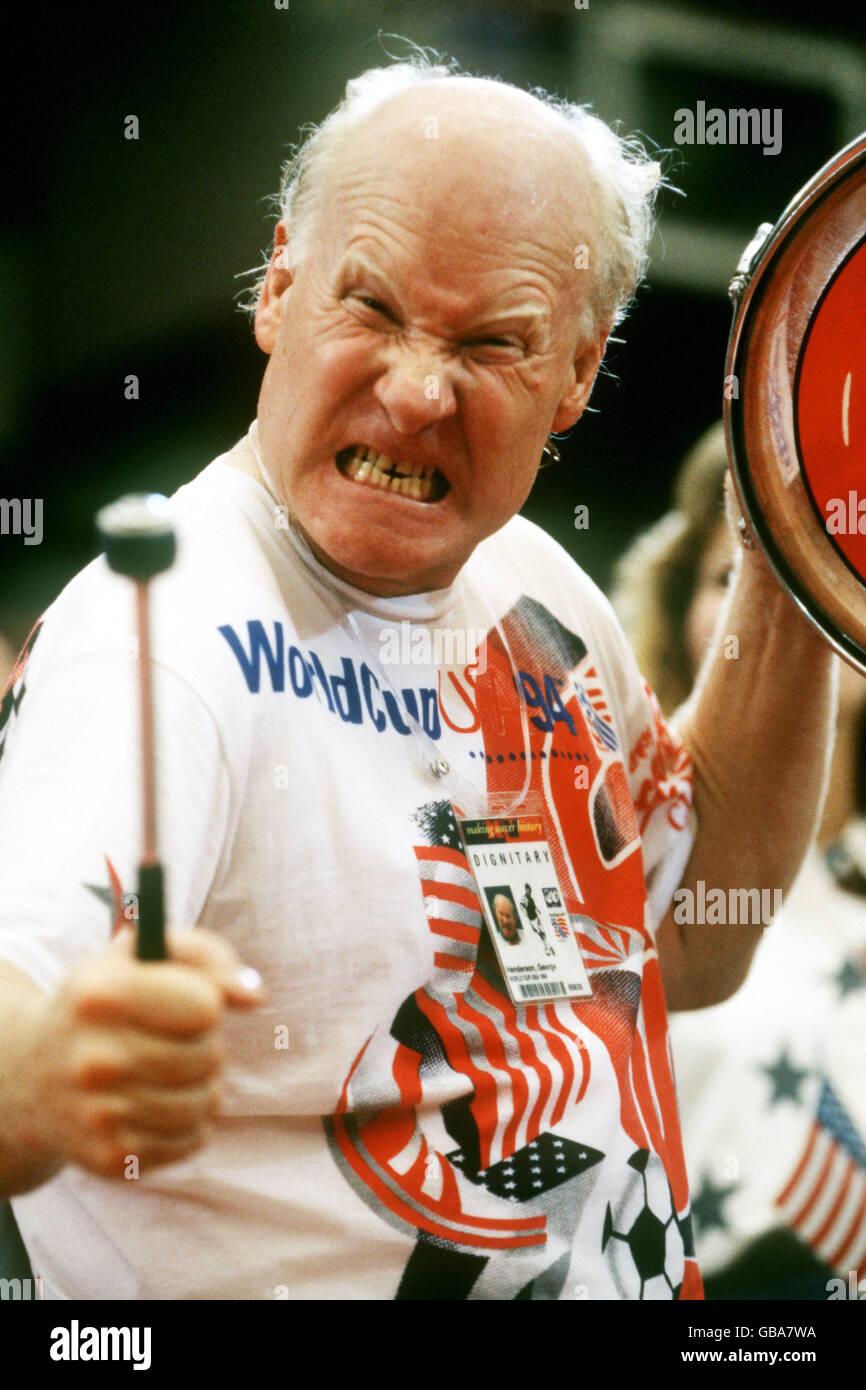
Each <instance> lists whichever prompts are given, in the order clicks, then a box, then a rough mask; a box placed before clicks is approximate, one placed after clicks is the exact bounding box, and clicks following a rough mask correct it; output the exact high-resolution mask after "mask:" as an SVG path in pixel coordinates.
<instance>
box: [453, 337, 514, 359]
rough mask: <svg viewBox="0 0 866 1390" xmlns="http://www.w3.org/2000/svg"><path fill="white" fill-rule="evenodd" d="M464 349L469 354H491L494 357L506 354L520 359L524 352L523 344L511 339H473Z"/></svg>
mask: <svg viewBox="0 0 866 1390" xmlns="http://www.w3.org/2000/svg"><path fill="white" fill-rule="evenodd" d="M465 347H466V349H467V350H468V351H469V352H473V353H481V354H484V353H491V354H492V355H493V356H495V357H504V356H505V355H506V354H510V355H511V356H521V357H522V356H523V351H524V348H523V344H522V343H518V342H516V341H515V340H514V339H513V338H473V339H472V341H471V342H468V343H466V344H465Z"/></svg>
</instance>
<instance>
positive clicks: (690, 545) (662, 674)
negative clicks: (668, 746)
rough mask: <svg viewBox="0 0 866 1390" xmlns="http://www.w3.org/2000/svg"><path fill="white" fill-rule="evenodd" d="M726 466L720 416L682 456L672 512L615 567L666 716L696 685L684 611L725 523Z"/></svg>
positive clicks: (618, 600) (617, 589) (626, 623)
mask: <svg viewBox="0 0 866 1390" xmlns="http://www.w3.org/2000/svg"><path fill="white" fill-rule="evenodd" d="M727 466H728V459H727V453H726V451H725V437H724V432H723V428H722V423H721V421H719V422H717V423H716V424H714V425H711V426H710V428H709V429H708V430H707V431H706V432H705V433H704V434H703V435H701V437H700V439H699V440H698V441H697V443H696V444H695V445H694V447H693V448H692V449H691V450H690V451H689V453H688V454H687V455H686V457H685V459H684V460H683V463H682V465H681V467H680V470H679V472H678V474H677V480H676V483H675V485H674V497H673V503H674V505H673V508H672V510H671V511H669V512H668V513H667V514H666V515H665V516H663V517H662V518H661V520H660V521H657V522H656V524H655V525H654V526H652V527H651V528H650V530H649V531H645V532H644V533H643V534H642V535H640V536H638V538H637V540H635V541H634V542H633V543H632V545H631V546H630V547H629V549H628V550H627V551H626V552H625V554H624V555H623V556H622V558H621V559H620V561H619V563H618V565H617V567H616V572H615V577H614V593H613V604H614V607H615V608H616V610H617V613H618V614H619V618H620V621H621V622H622V625H623V627H624V629H625V632H626V635H627V636H628V638H629V641H630V643H631V645H632V648H633V650H634V652H635V655H636V657H637V660H638V665H639V666H640V669H641V671H642V672H643V674H644V676H645V677H646V679H647V680H648V681H649V684H650V685H651V686H652V688H653V690H654V691H655V693H656V695H657V697H658V700H659V704H660V705H661V707H662V709H663V710H664V711H665V713H666V714H671V713H672V712H673V710H675V709H676V708H677V706H678V705H681V704H682V702H683V701H684V700H685V699H686V698H687V696H688V694H689V692H690V690H691V688H692V685H693V683H694V672H693V671H692V669H691V666H690V662H689V653H688V647H687V644H686V638H685V625H686V617H687V614H688V611H689V607H690V605H691V602H692V598H693V597H694V592H695V586H696V583H697V578H698V571H699V569H700V564H701V560H702V559H703V556H704V553H705V551H706V549H707V547H708V546H709V544H710V543H711V541H712V539H713V535H714V532H715V531H716V528H717V527H718V525H719V523H720V522H723V521H724V515H725V511H724V478H725V471H726V469H727Z"/></svg>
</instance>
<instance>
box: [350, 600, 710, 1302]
mask: <svg viewBox="0 0 866 1390" xmlns="http://www.w3.org/2000/svg"><path fill="white" fill-rule="evenodd" d="M503 626H504V628H505V630H506V633H507V641H508V647H509V648H510V654H509V653H508V652H506V651H505V650H503V647H502V644H501V642H500V641H499V638H498V634H497V633H490V634H489V635H488V662H487V670H486V672H485V673H484V674H483V675H479V677H478V680H477V684H476V695H477V698H478V710H479V713H480V717H481V728H482V731H483V733H484V747H485V751H486V761H487V790H488V793H489V794H491V793H495V792H496V791H502V790H505V791H507V790H509V787H508V781H509V780H513V777H514V772H513V762H514V761H515V760H516V759H517V758H518V757H519V756H520V753H521V752H522V753H523V757H526V756H527V755H528V756H529V758H530V761H531V764H532V786H533V789H534V790H536V791H537V792H539V793H540V794H541V795H542V797H543V800H544V803H545V806H546V807H547V809H548V812H550V811H551V810H552V811H553V815H552V817H551V823H552V825H553V832H552V834H551V835H550V837H549V842H550V847H551V852H552V856H553V858H554V862H555V863H556V867H557V876H558V878H559V882H560V886H561V887H562V889H563V891H564V892H565V894H566V902H565V904H564V908H565V909H566V911H567V913H568V916H569V918H570V921H571V927H572V929H573V930H574V931H575V932H576V935H577V938H578V941H579V944H580V947H581V950H582V952H583V957H584V961H585V963H586V966H587V969H588V971H589V972H590V978H591V981H592V987H593V997H592V998H591V999H583V1000H568V999H566V1000H554V1001H547V1002H541V1003H537V1004H531V1003H528V1004H518V1005H515V1004H513V1003H512V1002H511V1000H510V998H509V996H508V992H507V989H506V987H505V985H504V983H503V981H502V978H501V975H500V972H499V966H498V963H497V960H496V955H495V952H494V948H493V946H492V944H491V942H490V940H489V937H488V934H487V930H486V928H485V927H484V921H483V916H482V911H481V905H480V902H479V899H478V895H477V890H476V885H475V881H474V879H473V877H472V873H471V870H470V868H469V865H468V863H467V860H466V856H465V854H464V851H463V848H462V843H461V840H460V835H459V831H458V828H457V824H456V820H455V816H454V812H453V809H452V806H451V803H450V801H447V800H439V801H433V802H429V803H427V804H426V805H424V806H422V807H420V808H419V809H418V810H417V812H416V813H415V822H416V826H417V832H418V833H417V836H416V843H415V845H414V856H415V860H416V863H417V871H418V875H419V878H420V884H421V890H422V894H423V900H424V908H425V914H426V924H427V930H428V932H429V933H430V935H431V938H432V942H433V966H434V969H433V973H432V976H431V978H430V979H429V980H428V981H426V982H425V983H424V984H423V985H421V986H420V987H419V988H417V989H416V990H415V991H414V992H413V993H412V994H411V995H410V996H409V997H408V998H406V999H405V1000H404V1001H403V1003H402V1004H401V1006H400V1007H399V1009H398V1011H397V1013H396V1016H395V1017H394V1018H393V1019H392V1020H391V1021H390V1024H389V1025H388V1026H387V1028H386V1027H382V1028H380V1029H379V1030H377V1031H376V1032H375V1033H374V1034H373V1035H372V1036H371V1037H370V1038H368V1039H367V1041H366V1042H365V1043H364V1045H363V1047H362V1048H361V1049H360V1051H359V1052H358V1054H357V1056H356V1058H355V1061H354V1063H353V1065H352V1067H351V1070H350V1072H349V1074H348V1076H347V1077H346V1080H345V1083H344V1085H343V1088H342V1092H341V1095H340V1099H339V1104H338V1105H337V1108H336V1113H335V1114H334V1115H333V1116H332V1117H331V1118H330V1119H329V1120H327V1121H326V1129H327V1132H328V1138H329V1143H330V1146H331V1151H332V1153H333V1155H334V1157H335V1159H336V1161H337V1163H338V1165H339V1167H340V1169H341V1171H342V1172H343V1174H344V1176H345V1177H346V1178H347V1179H348V1181H349V1182H350V1183H351V1185H352V1186H353V1188H354V1190H355V1191H356V1192H357V1193H358V1195H359V1196H361V1198H362V1199H363V1200H364V1201H365V1202H366V1203H367V1205H368V1206H370V1207H372V1208H373V1210H375V1211H377V1212H378V1214H379V1215H380V1216H381V1217H382V1218H383V1219H385V1220H387V1221H389V1222H390V1223H391V1224H392V1225H395V1226H397V1227H399V1228H400V1229H401V1230H402V1231H403V1232H404V1233H405V1234H406V1235H408V1236H409V1237H410V1238H411V1240H412V1241H413V1242H414V1248H413V1249H412V1253H411V1255H410V1256H409V1258H408V1260H407V1263H406V1266H405V1269H404V1271H403V1275H402V1278H401V1280H400V1285H399V1289H398V1291H397V1294H396V1296H397V1297H398V1298H401V1299H417V1298H424V1299H428V1298H444V1297H447V1298H451V1299H453V1298H472V1299H482V1298H513V1299H524V1298H559V1297H563V1296H567V1292H566V1291H567V1288H568V1287H569V1286H570V1284H571V1281H572V1280H573V1279H574V1278H575V1276H576V1274H579V1277H580V1282H581V1284H582V1286H585V1287H587V1288H588V1289H589V1291H590V1297H592V1296H600V1297H613V1298H616V1297H622V1296H624V1295H623V1294H622V1292H621V1291H620V1290H621V1289H622V1288H623V1287H625V1285H624V1284H623V1281H622V1277H621V1271H620V1270H619V1268H618V1269H617V1270H616V1271H615V1277H614V1274H612V1273H611V1270H610V1268H609V1266H611V1262H612V1261H613V1259H614V1257H615V1258H616V1259H617V1260H618V1261H620V1263H621V1258H622V1255H621V1252H613V1245H614V1242H611V1241H610V1240H608V1241H607V1242H606V1241H605V1216H606V1213H607V1211H608V1207H609V1201H608V1200H607V1199H608V1196H610V1195H614V1196H615V1194H616V1193H617V1191H619V1190H620V1189H621V1188H622V1186H623V1185H624V1184H626V1183H629V1182H631V1180H632V1179H633V1178H634V1171H633V1168H629V1167H628V1163H629V1160H630V1159H633V1156H634V1154H635V1152H636V1151H641V1152H645V1153H647V1154H648V1155H652V1160H653V1163H654V1164H656V1165H657V1166H658V1168H659V1171H660V1172H663V1173H664V1174H665V1175H666V1176H665V1187H666V1189H667V1187H668V1185H669V1190H670V1194H671V1201H672V1203H673V1205H674V1207H675V1211H676V1216H677V1222H678V1223H679V1224H677V1223H675V1233H676V1232H682V1235H681V1238H680V1237H678V1239H680V1243H679V1245H676V1246H675V1249H674V1255H673V1266H674V1268H673V1271H672V1273H671V1277H670V1278H669V1280H668V1282H667V1284H665V1285H664V1288H665V1290H666V1291H665V1293H664V1294H662V1293H656V1294H655V1295H654V1296H657V1297H662V1296H666V1297H670V1296H672V1294H673V1296H680V1297H700V1296H701V1287H700V1277H699V1275H698V1273H697V1267H696V1265H695V1262H694V1258H693V1250H692V1246H691V1236H690V1226H689V1219H688V1187H687V1181H686V1174H685V1164H684V1161H683V1158H682V1144H681V1139H680V1134H679V1122H678V1118H677V1111H676V1103H675V1095H674V1087H673V1079H672V1075H671V1068H670V1058H669V1050H668V1043H667V1016H666V1012H665V1005H664V998H663V993H662V986H661V976H660V972H659V969H658V960H657V957H656V953H655V947H654V944H653V942H652V938H651V937H650V935H649V933H648V931H647V928H646V923H645V903H646V885H645V882H644V876H643V866H642V861H641V855H640V841H639V839H638V838H636V834H635V827H636V821H635V811H634V805H633V802H632V800H631V797H630V796H629V797H628V800H627V804H622V801H621V798H620V800H619V801H617V800H616V798H614V799H612V801H611V803H610V807H609V815H610V817H611V818H612V821H613V822H614V824H615V827H616V828H617V830H618V831H619V832H620V838H621V839H622V841H623V844H624V846H631V848H630V851H629V852H627V853H625V854H621V853H618V854H617V855H615V856H612V857H611V858H610V859H605V856H604V855H603V854H602V853H600V851H599V847H598V829H597V825H596V824H595V823H594V803H593V801H592V798H591V795H590V793H589V791H588V789H586V788H584V789H582V790H580V789H576V788H575V785H574V781H575V779H574V776H573V767H574V762H573V761H570V760H569V757H568V753H567V749H568V748H572V749H573V747H574V745H575V742H576V741H577V742H579V746H580V749H581V754H582V756H583V757H584V758H585V759H586V760H587V764H588V765H589V767H590V784H592V781H593V778H598V776H599V775H600V774H601V775H602V776H603V775H604V773H605V772H606V771H607V770H608V768H609V767H610V766H615V767H617V768H618V769H619V771H620V773H621V775H622V780H623V783H624V785H625V787H626V791H628V786H627V782H626V781H625V773H624V770H623V767H622V758H621V754H620V753H618V752H617V753H615V752H614V751H613V748H612V746H611V745H614V746H615V747H617V748H618V747H619V741H618V740H617V736H616V731H615V730H614V728H613V725H612V723H610V712H609V709H608V707H607V702H606V699H605V696H604V690H603V686H602V682H601V678H600V676H599V675H598V672H597V671H596V670H595V668H590V670H591V675H590V670H586V678H587V679H588V681H589V684H588V686H586V692H587V698H588V701H589V704H590V707H591V709H592V715H590V714H589V713H587V711H586V709H585V708H584V701H582V699H581V694H580V690H579V688H578V684H576V683H575V680H574V675H575V670H576V669H578V668H585V667H586V648H585V646H584V644H583V643H582V641H581V640H580V638H578V637H576V636H575V635H574V634H572V633H570V632H568V630H567V629H565V628H563V627H562V625H561V624H559V623H558V621H557V620H556V619H555V618H553V616H552V615H551V614H549V613H548V612H547V610H546V609H544V608H542V607H541V605H539V604H537V603H535V602H534V601H532V600H525V599H524V600H521V602H520V604H518V605H516V607H515V608H514V609H512V610H511V612H510V613H509V614H508V615H507V616H506V618H505V619H504V620H503ZM512 661H515V662H516V663H517V666H518V668H519V669H520V672H521V679H525V681H526V688H528V689H529V691H530V692H532V693H533V695H535V692H540V691H541V690H543V689H547V690H548V691H550V690H551V689H553V690H554V692H555V694H556V697H557V698H558V700H559V702H560V703H559V706H558V717H557V718H556V719H555V720H553V721H551V720H550V719H546V718H545V714H544V710H543V708H542V704H541V701H540V700H539V701H538V704H537V706H536V707H537V708H538V709H539V714H538V715H537V716H536V718H535V723H534V725H532V729H531V747H530V749H529V750H525V749H524V748H523V742H522V738H523V736H522V728H521V724H520V715H519V708H518V707H517V702H516V701H515V700H514V698H513V690H514V683H513V678H512V666H511V663H512ZM581 688H583V687H581ZM535 698H536V699H538V697H537V695H535ZM553 707H555V700H554V698H553V696H551V698H550V703H549V705H548V706H547V708H548V709H550V708H553ZM551 723H552V727H550V725H551ZM591 723H593V724H596V723H597V724H600V725H603V726H604V728H605V729H609V736H607V737H603V736H602V734H601V733H600V732H599V728H598V727H590V725H591ZM548 829H549V830H550V824H549V826H548ZM611 860H613V861H615V862H611ZM575 1261H577V1264H575ZM657 1282H658V1285H659V1287H661V1285H662V1281H657ZM635 1287H636V1289H638V1290H640V1289H641V1288H642V1287H643V1284H642V1283H641V1281H638V1282H637V1284H636V1286H635ZM654 1287H655V1285H654ZM593 1289H598V1290H604V1292H600V1293H596V1294H593ZM634 1296H635V1297H641V1296H642V1294H641V1293H640V1292H639V1291H638V1292H635V1294H634Z"/></svg>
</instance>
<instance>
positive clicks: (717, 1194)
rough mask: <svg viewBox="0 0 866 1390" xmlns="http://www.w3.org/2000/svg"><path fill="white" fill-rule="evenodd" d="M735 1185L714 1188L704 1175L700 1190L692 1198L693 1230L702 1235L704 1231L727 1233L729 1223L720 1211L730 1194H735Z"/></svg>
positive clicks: (710, 1180)
mask: <svg viewBox="0 0 866 1390" xmlns="http://www.w3.org/2000/svg"><path fill="white" fill-rule="evenodd" d="M737 1186H738V1184H737V1183H732V1184H731V1185H730V1187H716V1186H715V1184H714V1183H713V1181H712V1179H711V1178H709V1177H707V1175H706V1173H704V1174H703V1176H702V1178H701V1188H700V1191H699V1192H698V1194H697V1196H695V1197H693V1198H692V1217H693V1219H694V1223H695V1230H696V1231H697V1232H698V1233H699V1234H701V1235H703V1234H704V1232H705V1231H713V1230H718V1231H727V1230H728V1229H729V1223H728V1220H727V1218H726V1217H725V1213H724V1211H723V1210H722V1208H723V1206H724V1204H725V1202H726V1201H727V1199H728V1198H729V1197H730V1195H731V1193H732V1192H736V1190H737Z"/></svg>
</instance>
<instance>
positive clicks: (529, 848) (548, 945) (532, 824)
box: [455, 811, 592, 1004]
mask: <svg viewBox="0 0 866 1390" xmlns="http://www.w3.org/2000/svg"><path fill="white" fill-rule="evenodd" d="M455 814H456V811H455ZM457 824H458V825H459V827H460V834H461V836H462V838H463V846H464V849H465V850H466V858H467V860H468V862H469V867H470V869H471V870H472V873H473V876H474V878H475V883H476V887H477V889H478V897H479V899H480V902H481V906H482V909H483V912H484V919H485V921H486V923H487V927H488V929H489V932H490V938H491V940H492V942H493V945H494V946H495V948H496V955H497V958H498V960H499V966H500V969H501V970H502V974H503V977H504V979H505V983H506V985H507V986H508V993H509V994H510V996H511V1001H512V1003H514V1004H527V1003H531V1002H536V1001H539V1000H547V999H588V998H590V997H591V995H592V986H591V984H590V982H589V976H588V974H587V971H586V966H585V965H584V963H583V957H582V956H581V954H580V947H579V946H578V944H577V940H576V938H575V935H574V931H573V930H572V927H571V922H570V921H569V916H568V912H567V911H566V907H565V897H564V895H563V892H562V889H561V887H560V884H559V880H558V878H557V875H556V869H555V866H554V861H553V855H552V854H551V850H550V845H549V843H548V840H547V836H546V833H545V828H544V819H543V817H542V816H541V815H539V814H536V813H534V812H525V813H524V812H519V813H516V814H514V815H510V816H497V815H484V816H479V817H474V818H466V817H462V816H460V815H457Z"/></svg>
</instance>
